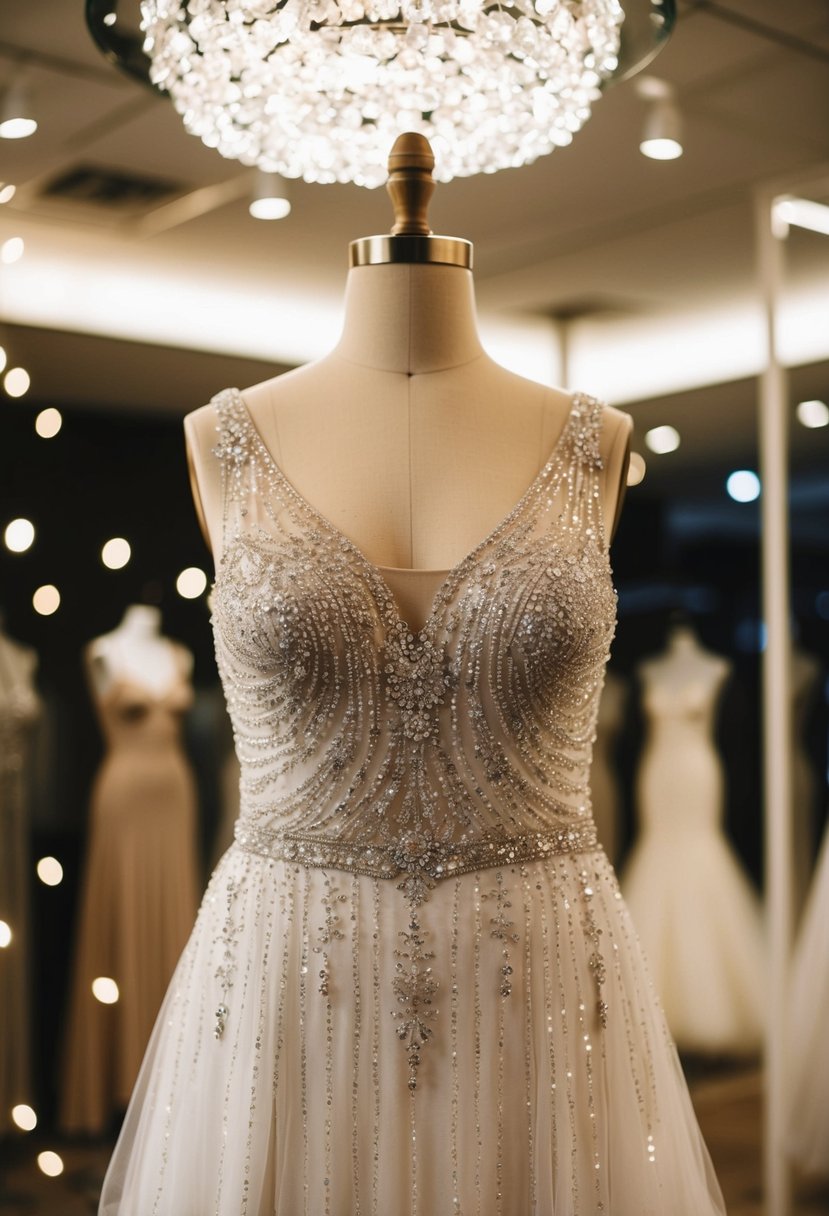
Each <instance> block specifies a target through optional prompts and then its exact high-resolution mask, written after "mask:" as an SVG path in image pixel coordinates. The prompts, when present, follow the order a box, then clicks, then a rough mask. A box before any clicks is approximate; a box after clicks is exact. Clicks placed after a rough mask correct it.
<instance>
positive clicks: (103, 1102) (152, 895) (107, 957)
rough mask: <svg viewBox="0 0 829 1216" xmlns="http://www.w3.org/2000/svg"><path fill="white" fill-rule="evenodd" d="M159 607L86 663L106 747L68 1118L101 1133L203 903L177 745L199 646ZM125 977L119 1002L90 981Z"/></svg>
mask: <svg viewBox="0 0 829 1216" xmlns="http://www.w3.org/2000/svg"><path fill="white" fill-rule="evenodd" d="M160 627H161V614H160V612H159V610H158V609H157V608H154V607H150V606H147V605H143V604H135V605H132V606H131V607H129V608H128V609H127V611H126V613H125V614H124V617H123V620H122V621H121V623H120V624H119V625H118V627H117V628H116V629H114V630H113V631H112V632H111V633H108V634H105V635H104V636H102V637H99V638H96V639H95V640H94V641H92V642H90V643H89V645H88V647H87V650H86V654H85V660H86V669H87V674H88V677H89V684H90V689H91V692H92V696H93V699H94V702H95V708H96V711H97V714H98V719H99V722H100V725H101V730H102V733H103V735H104V738H105V739H106V742H107V751H106V754H105V756H104V759H103V762H102V764H101V767H100V769H99V771H98V773H97V775H96V778H95V783H94V786H93V790H92V799H91V816H90V820H91V821H90V829H89V840H88V846H87V855H86V859H85V863H84V872H83V879H82V884H81V885H82V894H81V907H80V915H79V924H78V931H77V940H76V950H75V959H74V969H73V976H72V991H71V1003H70V1012H69V1019H68V1028H67V1037H66V1043H65V1063H64V1073H63V1086H62V1090H63V1092H62V1097H61V1113H60V1119H61V1126H62V1127H63V1129H64V1130H65V1131H68V1132H87V1133H93V1134H95V1133H100V1132H101V1131H103V1130H105V1128H106V1127H107V1125H108V1123H109V1120H110V1117H111V1116H112V1114H113V1113H115V1112H117V1111H118V1110H120V1109H123V1108H124V1107H125V1106H126V1104H127V1102H128V1100H129V1096H130V1093H131V1090H132V1086H133V1084H134V1082H135V1078H136V1076H137V1073H138V1068H139V1065H140V1063H141V1058H142V1056H143V1053H144V1049H145V1047H146V1044H147V1040H148V1038H149V1035H150V1031H151V1030H152V1026H153V1021H154V1019H155V1016H156V1014H157V1012H158V1008H159V1005H160V1003H161V999H162V997H163V995H164V991H165V988H166V985H167V983H168V982H169V979H170V976H171V975H172V972H173V968H174V967H175V964H176V961H177V959H178V956H179V953H180V951H181V949H182V947H183V945H184V943H185V941H186V939H187V934H188V933H189V931H190V929H191V927H192V922H193V917H194V915H195V911H196V904H197V895H198V888H199V882H198V878H197V853H196V796H195V785H194V781H193V775H192V772H191V770H190V766H189V763H188V761H187V759H186V757H185V755H184V752H183V749H182V746H181V719H182V716H183V714H184V712H185V711H186V710H187V709H188V708H189V706H190V704H191V702H192V696H193V693H192V688H191V685H190V673H191V671H192V666H193V658H192V655H191V654H190V652H189V651H188V650H186V649H185V647H183V646H181V645H180V644H178V643H176V642H172V641H171V640H170V639H169V638H165V637H163V636H162V635H161V632H160ZM98 977H106V978H109V979H114V980H115V981H116V983H117V985H118V994H119V995H118V1000H117V1002H116V1003H115V1004H112V1005H107V1004H102V1003H100V1001H98V1000H96V998H95V996H94V995H93V992H92V988H91V985H92V981H93V980H94V979H97V978H98Z"/></svg>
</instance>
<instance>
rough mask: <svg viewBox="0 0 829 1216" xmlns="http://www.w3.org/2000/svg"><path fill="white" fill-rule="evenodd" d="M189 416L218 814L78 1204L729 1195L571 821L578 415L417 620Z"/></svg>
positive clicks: (349, 1215) (589, 1212)
mask: <svg viewBox="0 0 829 1216" xmlns="http://www.w3.org/2000/svg"><path fill="white" fill-rule="evenodd" d="M214 406H215V409H216V412H217V416H218V431H219V443H218V447H217V449H216V452H217V455H218V456H219V458H220V460H221V462H222V465H223V469H224V474H225V482H224V484H225V521H224V528H225V532H224V543H223V550H222V555H221V559H220V561H219V564H218V569H217V574H216V582H215V586H214V590H213V626H214V632H215V640H216V654H217V660H218V664H219V669H220V672H221V676H222V681H223V684H224V688H225V693H226V696H227V701H228V707H229V710H230V713H231V716H232V719H233V723H234V731H235V736H236V746H237V751H238V753H239V759H240V762H241V770H242V776H241V810H240V815H239V820H238V823H237V827H236V839H235V842H234V844H233V845H232V846H231V847H230V848H229V849H228V851H227V852H226V853H225V855H224V856H223V858H222V860H221V861H220V862H219V865H218V866H217V868H216V870H215V872H214V873H213V876H212V878H211V881H210V884H209V887H208V890H207V893H206V896H205V898H204V901H203V903H202V906H201V910H200V912H199V915H198V919H197V921H196V926H195V929H194V931H193V934H192V936H191V938H190V941H189V943H188V945H187V947H186V949H185V951H184V954H183V956H182V958H181V961H180V963H179V966H178V969H177V971H176V974H175V976H174V978H173V981H172V983H171V986H170V989H169V992H168V995H167V998H166V1000H165V1003H164V1006H163V1008H162V1011H161V1014H160V1016H159V1019H158V1022H157V1024H156V1028H155V1030H154V1032H153V1036H152V1039H151V1042H150V1045H149V1048H148V1051H147V1056H146V1059H145V1062H144V1064H143V1067H142V1070H141V1074H140V1076H139V1079H138V1083H137V1085H136V1089H135V1092H134V1095H133V1098H132V1102H131V1105H130V1109H129V1111H128V1113H127V1117H126V1120H125V1123H124V1126H123V1129H122V1133H121V1137H120V1139H119V1142H118V1145H117V1146H116V1149H115V1153H114V1155H113V1159H112V1161H111V1164H110V1168H109V1171H108V1174H107V1177H106V1180H105V1183H104V1189H103V1194H102V1198H101V1206H100V1212H101V1214H102V1216H113V1214H115V1213H118V1214H119V1216H213V1214H215V1216H415V1214H416V1213H421V1214H422V1216H457V1214H463V1216H499V1214H500V1216H593V1214H597V1213H604V1214H605V1216H712V1214H714V1213H722V1212H723V1211H724V1208H723V1205H722V1199H721V1197H720V1192H719V1188H718V1186H717V1182H716V1179H715V1177H714V1174H713V1171H712V1168H711V1164H710V1161H709V1158H708V1154H707V1151H706V1149H705V1146H704V1144H703V1142H702V1139H701V1136H700V1133H699V1130H698V1128H697V1124H696V1120H695V1117H694V1114H693V1111H692V1108H691V1104H690V1100H689V1097H688V1092H687V1089H686V1086H685V1081H684V1078H683V1076H682V1072H681V1070H680V1066H679V1063H678V1060H677V1056H676V1053H675V1050H674V1047H673V1044H672V1042H671V1039H670V1037H669V1035H668V1033H667V1030H666V1027H665V1023H664V1019H663V1017H662V1014H661V1012H660V1010H659V1007H658V1005H657V1003H656V999H655V997H654V995H653V992H652V990H651V988H650V985H649V982H648V979H647V976H646V973H645V968H644V965H643V962H642V959H641V957H640V952H639V948H638V944H637V941H636V938H635V935H634V933H633V930H632V929H631V925H630V921H629V919H628V915H627V912H626V909H625V906H624V904H623V902H622V901H621V897H620V895H619V891H618V887H617V884H616V879H615V877H614V874H613V871H612V869H611V867H610V865H609V863H608V861H607V859H606V857H605V855H604V853H603V852H602V851H601V849H600V848H599V847H598V846H597V843H596V835H595V828H594V825H593V821H592V818H591V812H590V798H589V791H588V779H587V774H588V772H589V767H590V752H591V743H592V738H593V733H594V722H595V715H596V705H597V701H598V697H599V694H600V691H601V686H602V680H603V673H604V665H605V661H606V659H607V654H608V646H609V644H610V641H611V638H612V635H613V632H614V623H615V593H614V590H613V586H612V581H611V574H610V568H609V563H608V555H607V551H606V547H605V543H604V532H603V525H602V520H601V515H600V500H599V482H598V476H599V469H600V460H599V454H598V451H599V449H598V435H599V429H600V426H601V411H602V407H601V405H600V404H598V403H597V402H594V401H593V400H592V399H590V398H587V397H585V396H581V395H578V396H576V397H575V398H574V399H573V403H572V409H571V412H570V415H569V418H568V421H567V423H566V425H565V427H564V430H563V432H562V434H561V436H560V437H559V439H558V442H557V443H556V445H555V448H554V450H553V452H552V454H551V456H550V458H549V460H548V461H547V463H546V464H545V465H544V467H543V468H542V469H541V471H540V472H539V473H538V475H537V477H536V478H535V480H534V481H533V482H532V484H531V485H530V487H529V488H528V489H527V491H526V492H525V494H524V495H523V496H522V498H521V499H520V501H519V502H518V503H517V505H516V506H515V507H514V508H513V510H512V511H511V512H510V513H509V515H508V516H507V517H506V518H505V519H504V520H503V521H502V522H501V523H500V524H499V525H498V526H497V527H496V528H495V529H494V530H493V531H492V532H491V533H490V534H489V535H488V536H487V537H486V538H485V539H484V540H483V541H481V542H480V544H479V545H477V547H476V548H475V549H474V550H473V551H472V552H471V553H469V554H468V555H467V556H466V557H465V558H463V560H462V561H460V562H459V563H458V565H457V566H455V567H454V568H453V569H452V570H450V571H449V572H448V573H447V574H446V577H445V578H444V579H443V581H442V582H441V584H440V586H439V588H438V590H437V592H436V594H435V597H434V601H433V604H432V608H431V611H430V613H429V616H428V619H427V620H426V623H425V624H424V625H423V628H422V629H420V630H419V631H418V632H417V633H414V632H412V631H411V630H410V629H409V627H408V625H407V624H406V622H405V621H404V620H403V619H402V618H401V615H400V612H399V610H398V607H397V603H396V601H395V598H394V596H393V594H392V592H391V589H390V585H389V583H388V581H387V580H385V579H384V578H383V576H382V573H381V569H380V568H379V567H377V566H375V565H373V564H372V563H371V562H369V560H368V559H367V558H366V557H365V556H364V555H363V554H362V553H361V551H360V550H359V549H358V548H357V546H355V545H354V544H353V543H352V542H351V541H350V540H349V539H348V538H347V537H346V536H345V535H344V534H343V533H342V532H340V531H339V530H338V529H337V528H335V527H334V526H333V525H332V524H331V523H330V522H329V521H328V520H327V519H326V518H325V517H323V516H322V515H321V514H320V513H319V512H317V511H316V510H315V509H314V508H313V507H312V506H311V505H310V504H309V503H308V502H307V501H306V500H305V499H304V498H303V497H302V496H300V495H299V494H298V492H297V491H296V490H294V488H293V487H292V486H291V484H290V483H289V481H288V480H287V479H286V477H285V476H284V474H283V473H282V472H281V471H280V469H279V468H278V466H277V465H276V464H275V462H274V460H273V459H272V457H271V456H270V454H269V452H268V450H267V448H266V447H265V445H264V443H263V441H262V440H261V438H260V435H259V433H258V431H257V430H256V428H255V426H254V424H253V422H252V420H251V417H250V415H249V414H248V411H247V407H246V405H245V402H244V400H243V398H242V397H241V395H240V394H239V393H238V392H237V391H236V390H228V391H226V392H225V393H222V394H220V395H219V396H218V397H217V398H216V399H215V400H214Z"/></svg>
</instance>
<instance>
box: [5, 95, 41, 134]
mask: <svg viewBox="0 0 829 1216" xmlns="http://www.w3.org/2000/svg"><path fill="white" fill-rule="evenodd" d="M36 130H37V120H36V119H35V118H34V117H33V116H32V109H31V105H30V103H29V98H28V90H27V89H26V87H25V86H24V85H23V84H21V83H19V82H17V83H15V84H13V85H12V86H11V88H9V89H8V90H7V92H6V95H5V97H4V98H3V103H2V106H0V139H26V138H27V136H29V135H34V133H35V131H36Z"/></svg>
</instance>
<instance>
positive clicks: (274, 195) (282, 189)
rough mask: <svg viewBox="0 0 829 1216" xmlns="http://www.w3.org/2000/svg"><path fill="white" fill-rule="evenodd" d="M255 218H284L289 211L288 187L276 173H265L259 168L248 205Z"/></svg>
mask: <svg viewBox="0 0 829 1216" xmlns="http://www.w3.org/2000/svg"><path fill="white" fill-rule="evenodd" d="M248 210H249V211H250V213H251V215H252V216H253V218H254V219H255V220H284V218H285V216H286V215H290V213H291V204H290V201H289V199H288V187H287V184H286V182H285V180H284V178H281V177H280V176H279V174H278V173H265V172H263V171H262V170H260V171H259V172H258V173H257V175H256V187H255V189H254V192H253V198H252V199H251V202H250V206H249V207H248Z"/></svg>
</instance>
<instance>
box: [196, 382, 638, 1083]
mask: <svg viewBox="0 0 829 1216" xmlns="http://www.w3.org/2000/svg"><path fill="white" fill-rule="evenodd" d="M214 406H215V409H216V413H217V416H218V428H217V429H218V433H219V441H218V444H217V446H216V448H215V449H214V450H215V454H216V456H217V457H218V459H219V460H220V462H221V464H222V468H223V470H224V476H225V492H224V505H225V518H224V528H223V548H222V554H221V560H220V562H219V566H218V569H217V575H216V582H215V585H214V589H213V596H212V605H213V608H212V612H213V615H212V623H213V628H214V636H215V643H216V658H217V663H218V666H219V670H220V673H221V676H222V681H223V684H224V688H225V693H226V698H227V702H228V709H229V711H230V715H231V718H232V721H233V726H234V734H235V740H236V748H237V753H238V756H239V761H240V766H241V785H240V792H241V810H240V816H239V820H238V822H237V826H236V842H237V846H238V847H240V848H242V849H244V850H247V851H249V852H252V853H259V854H261V855H263V856H267V857H271V858H274V859H280V860H284V861H290V862H295V863H299V864H302V865H308V866H315V867H321V868H323V869H325V870H344V871H351V872H352V873H353V874H367V875H372V876H373V877H375V878H395V879H396V880H397V886H398V888H399V889H400V891H401V893H402V895H403V897H404V899H405V901H406V904H407V917H408V928H407V929H405V930H402V931H401V932H400V934H399V937H400V941H401V947H400V950H399V951H398V970H397V974H396V977H395V981H394V995H395V996H396V998H397V1003H398V1008H397V1009H396V1010H394V1014H395V1017H396V1018H397V1019H398V1022H399V1027H398V1029H399V1033H400V1037H401V1040H402V1041H403V1042H404V1043H405V1044H406V1051H407V1057H408V1062H409V1084H410V1087H411V1088H412V1089H413V1088H414V1087H415V1085H416V1082H417V1072H418V1068H419V1065H420V1061H421V1054H422V1050H423V1048H424V1047H425V1045H426V1044H427V1043H428V1041H429V1039H430V1037H431V1035H432V1033H433V1029H434V1028H433V1026H432V1022H433V1021H435V1020H436V1019H437V1017H438V1009H437V1008H436V1006H435V1005H434V998H435V996H436V993H437V991H438V987H439V981H438V979H437V977H436V975H434V974H433V969H432V965H431V959H432V956H433V953H434V952H433V951H432V950H431V949H429V948H428V943H427V937H428V934H427V933H426V931H425V930H424V929H423V927H422V924H421V921H420V918H419V913H418V909H419V907H420V905H421V904H423V902H424V901H425V900H427V899H428V896H429V892H430V891H431V890H432V889H433V888H434V886H435V884H436V883H438V882H440V881H442V880H444V879H446V878H448V877H450V876H457V875H458V874H463V873H469V872H472V871H481V870H486V869H489V868H494V869H495V870H496V871H497V872H498V874H499V876H500V875H501V873H502V871H501V870H500V869H499V867H503V866H512V865H514V864H520V863H522V862H525V861H530V860H535V859H538V858H544V857H552V856H554V855H556V854H561V853H567V854H582V853H584V854H588V853H589V852H590V851H592V850H594V849H596V848H597V842H596V835H595V827H594V824H593V820H592V815H591V806H590V795H589V784H588V782H589V768H590V758H591V749H592V742H593V738H594V735H595V720H596V711H597V705H598V698H599V694H600V691H601V686H602V681H603V675H604V666H605V662H606V659H607V656H608V648H609V645H610V642H611V640H612V637H613V633H614V628H615V608H616V599H615V592H614V589H613V585H612V580H611V576H610V568H609V563H608V557H607V550H606V546H605V540H604V529H603V523H602V518H601V508H600V498H599V483H598V474H599V470H600V468H601V459H600V456H599V446H598V444H599V431H600V426H601V411H602V406H601V404H600V403H599V402H597V401H595V400H593V399H592V398H589V397H586V396H584V395H576V396H575V397H574V398H573V402H572V408H571V411H570V414H569V416H568V419H567V422H566V424H565V426H564V428H563V431H562V432H561V434H560V436H559V438H558V440H557V442H556V444H555V447H554V449H553V451H552V453H551V455H550V457H549V459H548V460H547V462H546V463H545V464H544V466H543V467H542V468H541V470H540V471H539V473H538V474H537V476H536V478H535V479H534V480H533V482H532V483H531V485H530V486H529V487H528V489H527V491H526V492H525V493H524V495H523V496H522V497H521V499H520V500H519V501H518V502H517V503H516V505H515V507H514V508H513V509H512V510H511V511H510V512H509V514H508V515H507V516H506V517H505V518H504V519H503V520H502V521H501V522H500V523H499V524H498V525H497V526H496V527H495V528H494V529H493V530H492V531H491V532H490V533H489V534H488V535H487V536H486V537H485V538H484V539H483V540H482V541H481V542H480V543H479V544H478V545H477V546H476V547H475V548H474V549H473V550H472V551H471V552H470V553H468V554H467V555H466V556H465V557H464V558H463V559H462V560H461V561H460V562H458V564H457V565H456V566H455V567H454V568H453V569H452V570H450V571H449V573H448V574H447V576H446V578H445V579H444V581H443V583H442V584H441V586H440V587H439V589H438V592H437V595H436V596H435V600H434V603H433V607H432V611H431V613H430V615H429V617H428V619H427V621H426V623H425V625H424V626H423V628H422V629H420V630H419V631H418V632H417V633H415V632H414V631H413V630H412V629H410V628H409V626H408V625H407V623H406V622H405V621H404V620H403V619H402V618H401V615H400V612H399V610H398V608H397V605H396V603H395V600H394V596H393V594H392V592H391V590H390V588H389V585H388V584H387V583H386V581H385V580H384V578H383V576H382V573H381V571H380V569H379V568H378V567H377V566H375V565H373V564H372V563H371V562H370V561H369V560H368V558H366V557H365V556H364V554H363V553H362V552H361V551H360V549H359V548H358V547H357V546H356V545H355V544H354V543H353V542H352V541H351V540H350V539H349V538H348V537H347V536H346V535H345V534H344V533H342V532H341V531H340V530H339V529H338V528H336V527H335V526H334V525H333V524H332V523H330V521H328V520H327V519H326V518H325V517H324V516H322V515H321V514H320V513H319V512H318V511H316V510H315V508H314V507H312V506H311V504H310V503H308V502H307V501H306V500H305V499H304V498H303V497H302V496H301V495H300V494H299V493H298V491H297V490H295V489H294V487H293V486H292V485H291V483H290V482H289V481H288V479H287V478H286V477H285V475H284V474H283V473H282V471H281V470H280V468H279V466H278V465H277V464H276V462H275V461H274V459H273V457H272V456H271V454H270V453H269V451H268V449H267V448H266V446H265V444H264V442H263V441H262V439H261V437H260V436H259V433H258V431H257V430H256V427H255V425H254V423H253V421H252V419H251V417H250V415H249V413H248V410H247V406H246V405H245V402H244V400H243V398H242V396H241V394H240V393H239V392H238V391H237V390H235V389H229V390H227V391H225V392H224V393H221V394H219V396H218V397H216V398H215V399H214ZM496 881H497V882H498V886H497V887H496V888H495V890H494V891H492V892H491V893H490V892H488V893H487V898H491V899H494V900H495V905H496V906H495V916H494V917H493V919H492V927H491V934H492V936H494V937H496V938H497V939H498V940H499V942H500V943H501V947H502V962H501V964H500V966H499V971H498V975H497V977H496V980H497V991H499V992H500V994H501V996H502V997H508V996H509V995H510V993H511V991H512V987H513V981H512V978H511V977H512V974H513V970H512V960H511V958H510V955H509V946H510V944H514V943H515V942H516V941H517V935H516V933H515V932H514V926H513V924H512V921H511V920H509V919H508V917H507V915H506V911H505V909H507V908H509V906H510V901H509V900H508V899H507V898H506V893H505V890H504V889H503V887H502V880H501V878H500V877H499V878H498V879H497V880H496ZM335 889H336V888H335V887H334V886H332V887H331V888H330V899H331V900H335V898H336V897H335V895H334V892H335ZM589 898H590V896H589V884H587V883H586V882H585V884H584V885H583V888H582V899H583V904H584V916H583V930H584V933H585V936H586V937H587V938H588V939H589V940H590V945H591V962H590V968H591V972H592V975H593V980H594V983H595V986H596V1000H597V1008H598V1009H599V1011H600V1021H601V1023H602V1024H604V1022H605V1021H606V1017H607V1009H606V1006H605V1005H604V1002H603V998H602V982H603V979H604V962H603V959H602V955H601V951H600V943H599V940H598V933H597V931H596V928H595V924H594V922H593V919H592V916H591V911H590V905H589ZM333 915H334V904H333V903H331V904H330V907H329V906H328V905H326V918H327V919H326V925H325V926H324V933H323V935H322V936H321V937H320V938H319V939H318V942H317V945H316V947H315V949H316V951H317V952H318V953H319V954H321V955H322V957H321V967H320V973H319V979H320V985H319V986H320V991H321V992H322V994H323V996H325V998H326V1000H331V992H332V983H331V969H332V966H333V965H334V964H333V955H334V954H335V953H336V951H335V945H336V943H337V941H338V934H337V931H336V925H337V922H336V920H331V919H330V917H331V916H333ZM227 930H228V940H227V941H226V942H225V956H226V957H225V965H224V970H223V973H222V976H221V979H222V992H221V998H220V999H221V1009H220V1010H219V1011H218V1012H217V1033H218V1034H221V1033H222V1031H223V1030H224V1026H225V1024H226V1022H227V1020H228V1018H229V1017H231V1016H232V1011H231V1010H230V1009H229V997H228V992H229V988H230V981H231V979H232V975H231V972H232V954H233V941H232V936H233V923H232V916H230V915H229V916H228V923H227ZM322 931H323V927H321V932H322ZM329 948H330V953H331V958H329ZM436 966H437V963H436Z"/></svg>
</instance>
